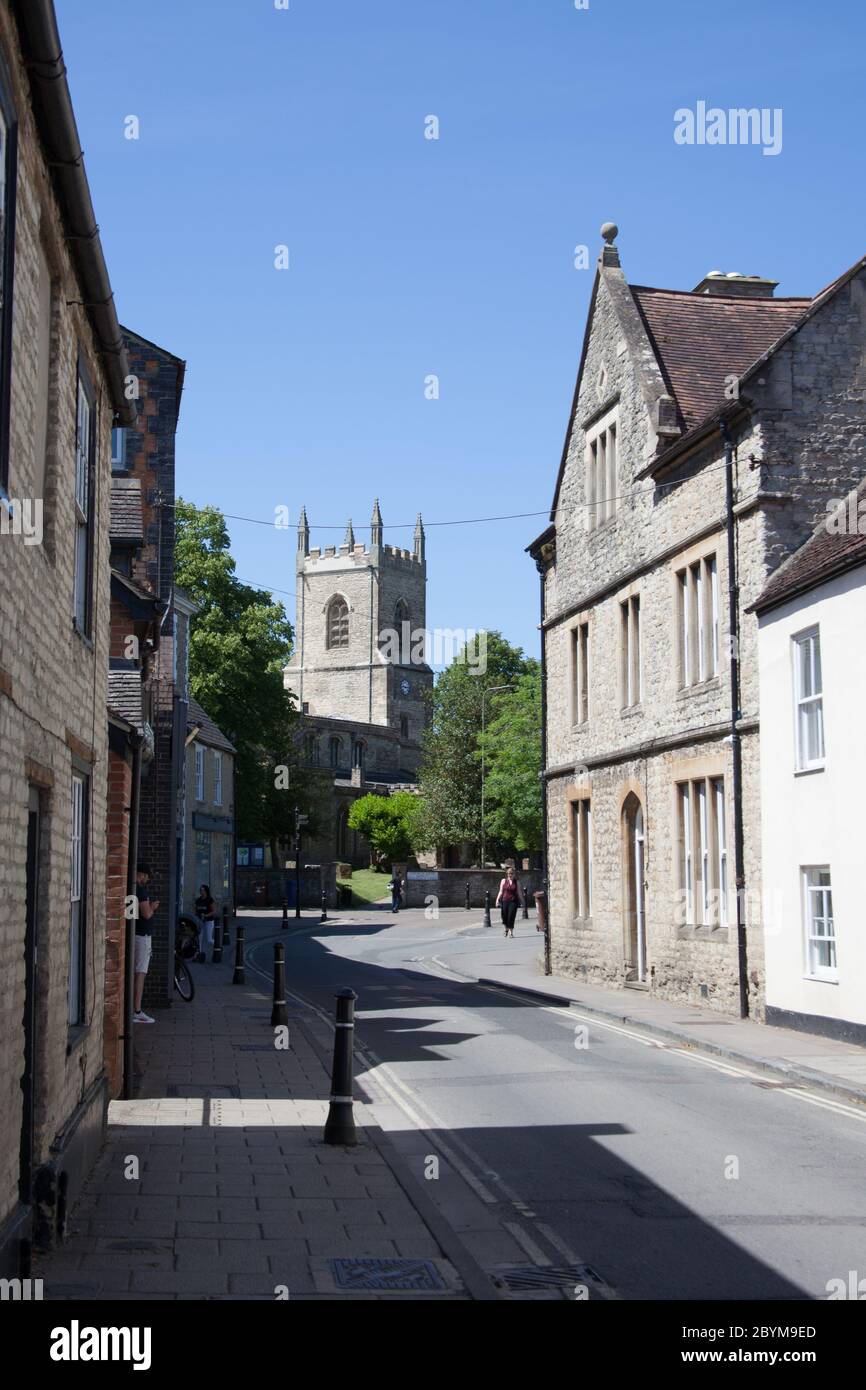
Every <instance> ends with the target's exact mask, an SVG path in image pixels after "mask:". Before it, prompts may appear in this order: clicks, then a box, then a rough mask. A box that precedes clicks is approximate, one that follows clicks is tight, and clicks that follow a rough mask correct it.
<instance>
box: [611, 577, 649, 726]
mask: <svg viewBox="0 0 866 1390" xmlns="http://www.w3.org/2000/svg"><path fill="white" fill-rule="evenodd" d="M632 599H637V601H638V607H637V612H638V619H637V643H638V649H637V694H638V698H637V699H636V700H635V701H634V703H633V704H628V703H627V689H628V687H627V681H626V672H625V669H624V667H623V661H624V658H625V652H624V650H623V648H622V641H620V643H619V647H620V650H619V658H618V667H619V702H620V714H621V715H623V716H624V717H628V716H631V715H635V714H643V704H642V701H643V639H642V635H641V617H642V614H641V599H642V593H641V584H640V582H639V581H638V580H634V581H633V582H632V583H631V584H628V585H626V587H625V588H624V589H621V590H620V592H619V593H618V594H617V621H618V624H619V628H618V636H619V637H620V638H621V636H622V621H623V608H624V606H625V605H626V604H628V605H629V610H630V615H631V609H632ZM629 621H631V616H630V617H629Z"/></svg>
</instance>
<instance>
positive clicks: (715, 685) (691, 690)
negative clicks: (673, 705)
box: [677, 676, 722, 700]
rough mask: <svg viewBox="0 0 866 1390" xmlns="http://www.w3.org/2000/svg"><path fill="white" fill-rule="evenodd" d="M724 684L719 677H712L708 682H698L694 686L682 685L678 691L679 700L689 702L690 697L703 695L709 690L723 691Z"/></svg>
mask: <svg viewBox="0 0 866 1390" xmlns="http://www.w3.org/2000/svg"><path fill="white" fill-rule="evenodd" d="M721 688H722V682H721V678H720V677H719V676H710V677H709V679H708V680H705V681H696V682H695V684H694V685H681V686H680V687H679V689H678V690H677V699H678V700H687V699H688V698H689V696H690V695H702V694H704V693H705V692H706V691H709V690H721Z"/></svg>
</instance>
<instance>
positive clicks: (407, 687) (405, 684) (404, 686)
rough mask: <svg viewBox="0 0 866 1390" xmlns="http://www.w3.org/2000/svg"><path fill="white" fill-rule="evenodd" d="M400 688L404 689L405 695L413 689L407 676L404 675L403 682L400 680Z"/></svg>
mask: <svg viewBox="0 0 866 1390" xmlns="http://www.w3.org/2000/svg"><path fill="white" fill-rule="evenodd" d="M400 689H401V690H402V692H403V694H404V695H408V694H409V691H410V690H411V689H412V687H411V685H410V684H409V682H408V681H407V679H406V677H405V676H404V677H403V679H402V680H401V682H400Z"/></svg>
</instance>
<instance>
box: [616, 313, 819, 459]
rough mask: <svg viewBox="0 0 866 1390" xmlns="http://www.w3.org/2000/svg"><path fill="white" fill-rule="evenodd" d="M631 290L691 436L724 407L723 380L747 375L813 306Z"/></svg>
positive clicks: (683, 421)
mask: <svg viewBox="0 0 866 1390" xmlns="http://www.w3.org/2000/svg"><path fill="white" fill-rule="evenodd" d="M630 288H631V292H632V296H633V298H634V301H635V303H636V305H637V307H638V311H639V313H640V314H641V317H642V318H643V321H644V324H645V326H646V329H647V332H648V334H649V337H650V341H651V342H652V345H653V348H654V349H655V353H656V357H657V358H658V361H659V365H660V366H661V369H662V372H663V373H664V376H665V378H666V380H667V383H668V386H669V388H670V390H671V393H672V395H673V396H674V398H675V400H676V402H677V406H678V408H679V412H680V416H681V418H682V423H683V425H684V426H685V429H686V431H687V432H688V431H690V430H692V429H694V428H695V427H696V426H697V425H699V424H701V422H702V421H703V420H705V419H706V418H707V417H708V416H709V415H710V414H711V413H712V412H713V411H714V410H715V409H717V408H718V407H719V406H720V405H723V404H724V403H725V377H726V376H729V375H736V376H740V375H741V374H742V373H743V372H745V370H746V369H747V367H750V366H751V365H752V363H753V362H755V361H756V360H757V359H758V358H759V357H761V356H762V355H763V354H764V353H765V352H767V351H768V350H769V349H770V348H771V347H772V346H773V344H774V343H776V342H778V340H779V339H780V338H781V337H782V336H783V335H784V334H785V333H787V332H788V330H789V329H790V328H793V326H794V325H795V324H796V323H797V322H798V320H799V319H801V318H802V317H803V315H804V314H805V313H806V311H807V310H808V309H809V308H810V307H811V305H812V303H813V301H812V300H811V299H747V298H739V297H737V298H734V297H733V296H731V297H730V298H728V297H726V296H725V295H709V294H693V293H690V292H686V291H683V290H656V289H650V288H648V287H647V286H645V285H632V286H631V287H630Z"/></svg>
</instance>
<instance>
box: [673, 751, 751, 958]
mask: <svg viewBox="0 0 866 1390" xmlns="http://www.w3.org/2000/svg"><path fill="white" fill-rule="evenodd" d="M670 778H671V793H670V795H671V801H670V806H671V829H670V843H671V845H672V846H673V847H674V851H675V853H674V860H673V864H672V879H673V884H674V892H676V893H680V892H681V891H682V885H681V884H680V881H679V854H678V853H677V852H676V847H677V846H678V845H679V834H680V832H679V804H678V799H677V798H678V795H679V787H680V786H681V785H682V783H683V782H699V781H701V780H703V779H713V778H721V779H722V782H723V783H724V795H725V844H726V845H727V847H728V895H727V896H728V901H727V921H725V922H720V923H718V924H717V925H716V926H703V925H697V924H694V923H686V924H682V925H679V924H678V925H676V926H675V928H674V930H675V933H676V938H677V940H678V941H713V942H716V943H718V944H721V945H724V944H726V943H727V942H728V941H729V940H730V939H731V933H732V932H734V933H735V932H736V922H735V921H734V922H733V923H732V913H731V908H732V905H733V904H734V902H735V901H736V884H735V883H734V880H733V878H732V876H731V867H732V863H733V860H732V858H731V846H732V845H733V843H734V841H733V825H732V821H731V797H730V767H729V765H728V758H727V755H726V754H725V753H705V754H703V755H702V756H701V757H698V758H680V759H677V760H675V761H672V762H671V764H670Z"/></svg>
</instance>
